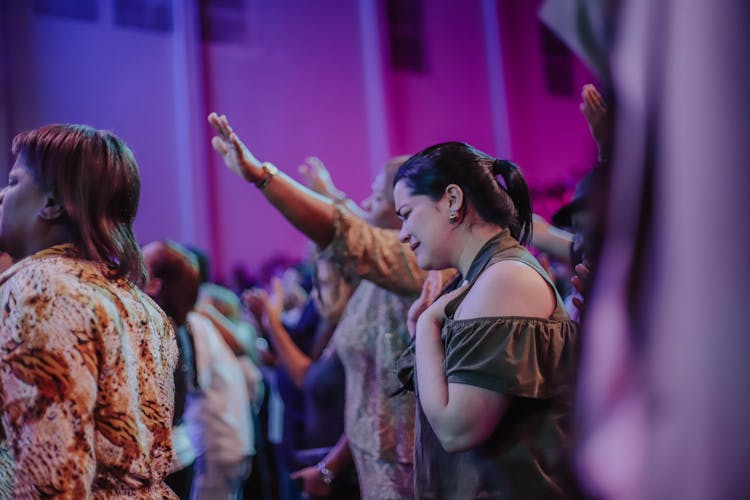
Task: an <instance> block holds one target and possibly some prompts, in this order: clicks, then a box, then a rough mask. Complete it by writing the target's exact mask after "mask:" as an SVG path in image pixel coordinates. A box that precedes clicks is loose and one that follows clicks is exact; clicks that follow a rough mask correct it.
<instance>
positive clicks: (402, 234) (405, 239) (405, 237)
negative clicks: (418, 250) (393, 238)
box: [398, 222, 411, 243]
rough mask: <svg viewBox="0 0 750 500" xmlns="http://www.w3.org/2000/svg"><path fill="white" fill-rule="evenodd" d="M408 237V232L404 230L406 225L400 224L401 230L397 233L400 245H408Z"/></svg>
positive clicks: (409, 235)
mask: <svg viewBox="0 0 750 500" xmlns="http://www.w3.org/2000/svg"><path fill="white" fill-rule="evenodd" d="M410 237H411V234H409V231H407V230H406V224H404V223H403V222H402V223H401V230H400V231H399V232H398V238H399V240H401V243H409V238H410Z"/></svg>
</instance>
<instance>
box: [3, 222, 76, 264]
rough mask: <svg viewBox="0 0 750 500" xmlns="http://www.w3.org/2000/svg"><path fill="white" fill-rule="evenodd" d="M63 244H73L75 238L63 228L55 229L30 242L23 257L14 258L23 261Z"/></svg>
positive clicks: (24, 250)
mask: <svg viewBox="0 0 750 500" xmlns="http://www.w3.org/2000/svg"><path fill="white" fill-rule="evenodd" d="M63 243H73V238H72V237H71V236H70V234H69V233H68V231H65V230H63V229H62V228H60V229H54V230H51V231H48V232H47V233H45V234H44V235H41V236H40V237H39V238H36V239H35V240H34V241H31V242H29V243H28V244H27V245H26V246H25V248H24V249H23V255H20V256H17V257H16V256H14V257H15V260H21V259H22V258H24V257H28V256H29V255H33V254H35V253H37V252H40V251H42V250H44V249H45V248H50V247H53V246H55V245H62V244H63Z"/></svg>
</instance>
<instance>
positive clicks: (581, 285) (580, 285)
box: [570, 261, 591, 311]
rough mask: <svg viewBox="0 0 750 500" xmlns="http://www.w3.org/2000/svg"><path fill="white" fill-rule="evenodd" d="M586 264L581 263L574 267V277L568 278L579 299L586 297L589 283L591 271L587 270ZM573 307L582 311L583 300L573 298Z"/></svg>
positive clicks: (587, 264) (587, 265)
mask: <svg viewBox="0 0 750 500" xmlns="http://www.w3.org/2000/svg"><path fill="white" fill-rule="evenodd" d="M590 265H591V264H589V263H588V262H585V261H584V262H583V263H581V264H578V265H576V267H575V269H574V271H575V273H576V274H575V276H573V277H572V278H570V282H571V283H572V284H573V287H574V288H575V289H576V290H577V291H578V293H579V294H580V295H581V297H585V296H586V289H587V288H588V285H589V282H590V281H591V270H590V269H589V266H590ZM573 305H574V306H576V307H577V308H578V310H579V311H580V310H582V309H583V299H581V298H580V297H573Z"/></svg>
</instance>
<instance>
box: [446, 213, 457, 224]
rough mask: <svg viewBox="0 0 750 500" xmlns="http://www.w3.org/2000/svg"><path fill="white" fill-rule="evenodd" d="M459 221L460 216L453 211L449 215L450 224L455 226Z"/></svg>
mask: <svg viewBox="0 0 750 500" xmlns="http://www.w3.org/2000/svg"><path fill="white" fill-rule="evenodd" d="M457 219H458V214H457V213H456V212H453V211H451V212H449V213H448V222H450V223H451V224H455V223H456V220H457Z"/></svg>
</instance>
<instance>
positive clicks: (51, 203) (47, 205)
mask: <svg viewBox="0 0 750 500" xmlns="http://www.w3.org/2000/svg"><path fill="white" fill-rule="evenodd" d="M63 214H65V208H64V207H63V206H62V204H60V202H59V201H58V200H57V197H56V196H55V195H53V194H52V193H47V194H46V195H45V196H44V206H43V207H42V208H41V209H40V210H39V217H41V218H42V220H45V221H49V222H52V221H54V220H57V219H59V218H61V217H62V216H63Z"/></svg>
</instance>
